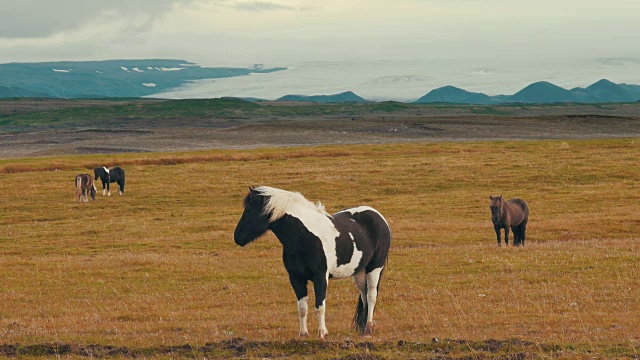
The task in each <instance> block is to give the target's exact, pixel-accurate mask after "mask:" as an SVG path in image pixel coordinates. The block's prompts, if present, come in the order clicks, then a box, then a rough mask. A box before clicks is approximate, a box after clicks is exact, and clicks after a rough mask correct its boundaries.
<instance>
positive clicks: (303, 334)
mask: <svg viewBox="0 0 640 360" xmlns="http://www.w3.org/2000/svg"><path fill="white" fill-rule="evenodd" d="M300 337H301V338H308V337H309V333H308V332H306V333H300Z"/></svg>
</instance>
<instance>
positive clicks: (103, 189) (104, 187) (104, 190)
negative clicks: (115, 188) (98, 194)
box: [102, 181, 107, 196]
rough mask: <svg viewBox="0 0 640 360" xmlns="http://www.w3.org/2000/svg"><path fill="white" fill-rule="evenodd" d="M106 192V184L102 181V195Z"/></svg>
mask: <svg viewBox="0 0 640 360" xmlns="http://www.w3.org/2000/svg"><path fill="white" fill-rule="evenodd" d="M106 194H107V185H106V184H105V183H104V181H102V196H105V195H106Z"/></svg>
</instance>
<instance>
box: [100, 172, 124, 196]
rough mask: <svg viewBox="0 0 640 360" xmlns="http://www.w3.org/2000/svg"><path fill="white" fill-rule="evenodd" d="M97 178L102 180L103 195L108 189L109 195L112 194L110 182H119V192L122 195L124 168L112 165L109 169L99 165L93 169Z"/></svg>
mask: <svg viewBox="0 0 640 360" xmlns="http://www.w3.org/2000/svg"><path fill="white" fill-rule="evenodd" d="M93 174H94V175H95V179H96V180H98V179H100V180H101V181H102V196H104V194H105V192H107V191H108V196H111V187H110V186H109V184H110V183H113V182H114V183H118V193H119V194H120V195H122V193H123V192H124V170H123V169H122V168H121V167H118V166H116V167H112V168H111V169H107V168H106V167H97V168H95V169H93ZM105 188H106V189H105Z"/></svg>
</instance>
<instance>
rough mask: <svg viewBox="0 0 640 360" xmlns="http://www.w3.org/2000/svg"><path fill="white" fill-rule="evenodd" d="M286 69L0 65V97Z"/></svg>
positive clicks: (125, 93)
mask: <svg viewBox="0 0 640 360" xmlns="http://www.w3.org/2000/svg"><path fill="white" fill-rule="evenodd" d="M285 69H286V68H263V67H262V66H261V65H254V66H253V67H251V68H208V67H202V66H199V65H196V64H194V63H191V62H188V61H185V60H170V59H147V60H106V61H61V62H41V63H9V64H0V98H9V97H51V98H98V97H142V96H147V95H152V94H158V93H161V92H165V91H167V90H170V89H174V88H177V87H180V86H182V85H185V84H186V83H187V82H189V81H193V80H202V79H215V78H226V77H233V76H242V75H249V74H251V73H269V72H274V71H279V70H285Z"/></svg>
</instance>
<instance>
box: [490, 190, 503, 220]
mask: <svg viewBox="0 0 640 360" xmlns="http://www.w3.org/2000/svg"><path fill="white" fill-rule="evenodd" d="M489 199H491V204H490V205H489V207H490V208H491V221H493V223H494V224H497V223H498V221H499V220H500V215H502V206H503V205H504V199H503V198H502V195H500V196H495V197H494V196H489Z"/></svg>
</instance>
